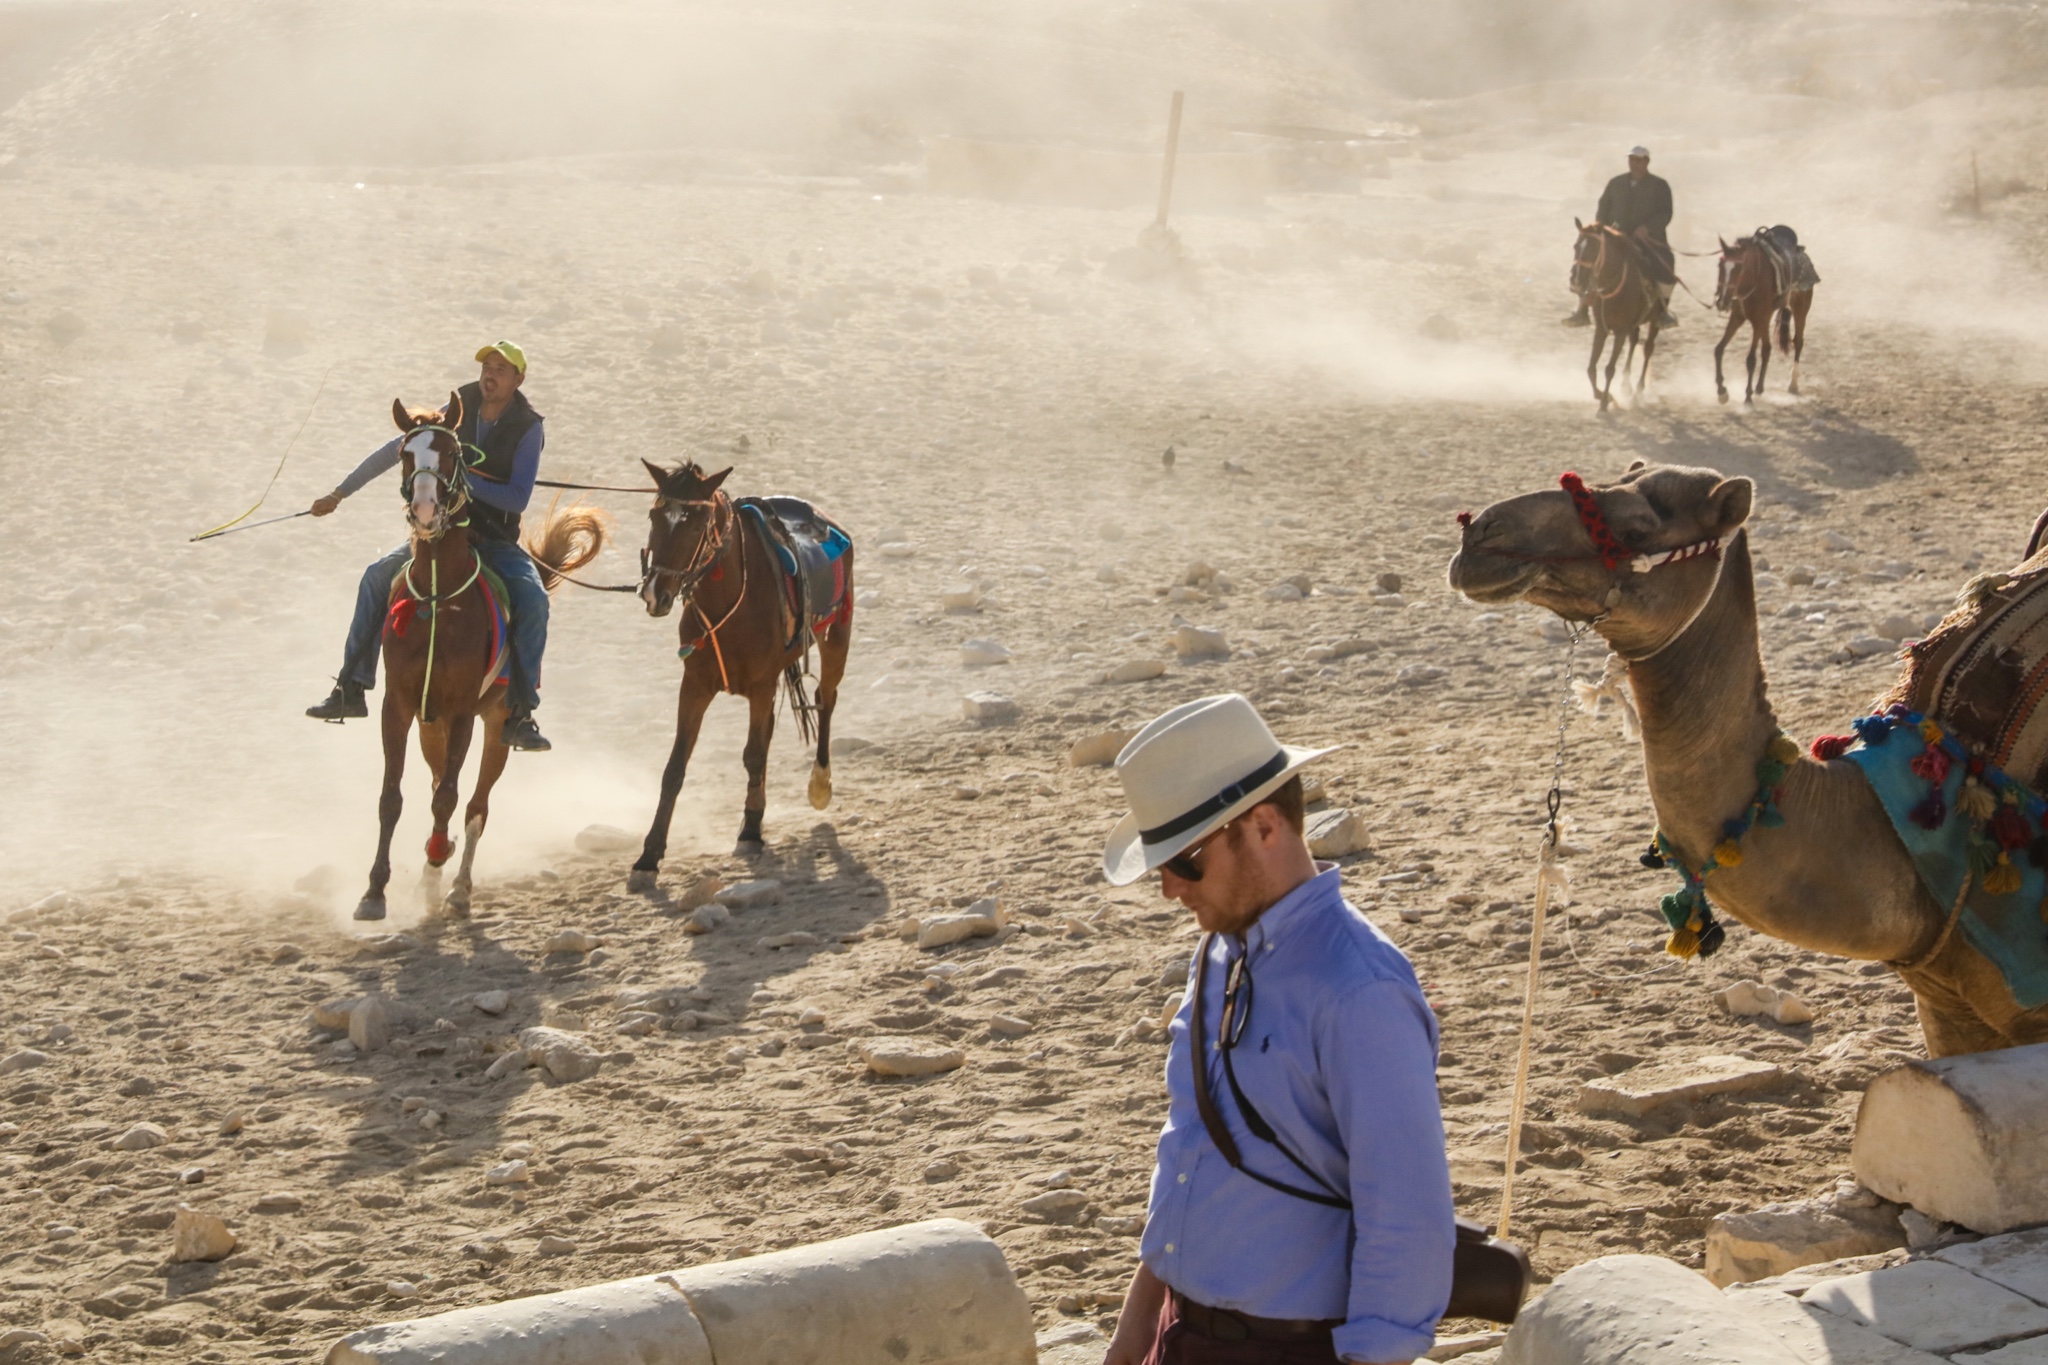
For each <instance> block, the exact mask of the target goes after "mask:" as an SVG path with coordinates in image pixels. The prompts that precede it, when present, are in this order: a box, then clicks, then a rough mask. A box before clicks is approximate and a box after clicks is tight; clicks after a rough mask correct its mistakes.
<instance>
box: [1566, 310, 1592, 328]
mask: <svg viewBox="0 0 2048 1365" xmlns="http://www.w3.org/2000/svg"><path fill="white" fill-rule="evenodd" d="M1564 325H1565V326H1567V327H1591V326H1592V325H1593V315H1592V314H1591V313H1588V312H1587V311H1586V310H1585V309H1583V308H1581V309H1580V310H1579V311H1578V312H1576V313H1573V314H1572V315H1571V316H1570V317H1567V318H1566V319H1565V320H1564Z"/></svg>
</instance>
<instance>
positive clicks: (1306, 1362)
mask: <svg viewBox="0 0 2048 1365" xmlns="http://www.w3.org/2000/svg"><path fill="white" fill-rule="evenodd" d="M1145 1365H1340V1362H1339V1361H1338V1359H1337V1352H1336V1350H1335V1348H1333V1347H1332V1346H1331V1345H1330V1339H1329V1338H1328V1337H1327V1336H1321V1337H1312V1338H1308V1339H1305V1340H1302V1341H1217V1340H1215V1339H1214V1338H1211V1337H1205V1336H1203V1335H1201V1334H1200V1333H1199V1332H1196V1331H1195V1330H1194V1329H1193V1328H1191V1327H1189V1326H1188V1325H1187V1324H1186V1323H1184V1322H1182V1321H1180V1319H1179V1316H1178V1315H1177V1314H1176V1313H1175V1312H1174V1307H1173V1295H1172V1294H1170V1293H1169V1294H1168V1295H1167V1296H1166V1305H1165V1306H1164V1307H1163V1308H1161V1309H1160V1310H1159V1335H1158V1336H1157V1337H1155V1338H1153V1341H1152V1354H1150V1355H1148V1356H1146V1357H1145Z"/></svg>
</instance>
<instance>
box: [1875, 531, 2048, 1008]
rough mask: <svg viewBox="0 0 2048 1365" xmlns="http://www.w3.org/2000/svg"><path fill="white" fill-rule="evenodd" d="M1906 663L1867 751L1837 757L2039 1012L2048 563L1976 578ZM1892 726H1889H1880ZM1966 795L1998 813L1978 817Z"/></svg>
mask: <svg viewBox="0 0 2048 1365" xmlns="http://www.w3.org/2000/svg"><path fill="white" fill-rule="evenodd" d="M1905 660H1906V667H1905V670H1904V672H1903V674H1902V675H1901V677H1900V679H1899V682H1898V684H1897V686H1895V687H1894V688H1893V689H1892V691H1891V692H1890V693H1889V694H1888V695H1886V696H1885V697H1884V698H1883V699H1881V700H1880V701H1879V703H1878V705H1877V710H1876V714H1875V715H1874V716H1873V717H1872V719H1871V721H1859V722H1858V724H1857V730H1858V733H1859V735H1861V736H1862V742H1861V743H1859V744H1858V745H1857V746H1856V747H1855V748H1853V749H1851V750H1850V751H1849V752H1847V753H1845V754H1844V755H1842V756H1843V758H1845V759H1846V760H1848V761H1849V762H1851V763H1854V764H1856V765H1857V766H1858V767H1859V768H1861V769H1862V770H1863V775H1864V777H1865V779H1866V780H1867V781H1869V783H1870V786H1871V790H1872V791H1873V792H1874V793H1875V794H1876V796H1877V798H1878V800H1879V802H1880V803H1881V804H1882V805H1883V806H1884V808H1885V814H1886V815H1887V816H1888V817H1889V818H1890V820H1891V824H1892V829H1893V830H1894V832H1896V833H1897V835H1898V836H1899V840H1900V842H1901V843H1902V844H1904V845H1905V848H1906V852H1907V854H1908V855H1909V856H1910V857H1911V858H1912V859H1913V865H1914V868H1915V870H1916V871H1917V872H1918V873H1919V875H1920V881H1921V885H1923V886H1924V887H1926V889H1927V893H1928V895H1929V896H1931V897H1932V898H1933V899H1934V901H1935V902H1936V903H1937V904H1938V905H1940V906H1941V907H1942V908H1943V909H1944V910H1945V911H1946V910H1951V909H1958V907H1959V910H1958V919H1957V927H1958V929H1959V930H1960V932H1961V934H1962V936H1963V937H1964V938H1965V939H1967V940H1968V941H1969V943H1970V944H1971V946H1972V947H1974V948H1976V949H1977V951H1978V952H1980V953H1982V954H1983V955H1984V956H1985V957H1986V958H1988V959H1989V960H1990V961H1991V962H1992V963H1994V964H1995V965H1996V966H1997V967H1998V969H1999V973H2000V975H2002V976H2003V977H2004V978H2005V983H2006V985H2007V987H2008V988H2010V989H2011V991H2012V993H2013V998H2014V999H2015V1000H2016V1001H2017V1002H2018V1003H2019V1005H2020V1007H2021V1008H2022V1009H2036V1008H2039V1007H2040V1006H2042V1005H2044V1004H2048V801H2044V800H2043V799H2042V796H2041V794H2042V793H2043V792H2044V791H2048V707H2044V706H2043V705H2042V704H2041V703H2042V698H2043V697H2044V696H2048V554H2039V555H2036V556H2034V557H2033V558H2031V559H2029V560H2028V561H2027V562H2026V563H2024V564H2022V565H2020V566H2019V568H2017V569H2015V570H2013V571H2012V572H2011V573H2000V574H1987V575H1983V576H1980V577H1979V578H1977V579H1974V580H1972V581H1971V583H1970V585H1969V587H1967V588H1965V589H1964V594H1963V598H1962V603H1961V605H1959V606H1958V607H1957V608H1956V610H1955V611H1953V612H1951V613H1950V614H1949V616H1948V618H1947V619H1946V620H1944V621H1943V622H1942V623H1941V624H1940V626H1938V627H1936V629H1935V630H1934V632H1933V633H1932V634H1930V635H1929V636H1928V637H1927V638H1926V639H1924V640H1920V641H1918V642H1916V643H1914V644H1912V645H1910V646H1908V647H1907V649H1906V651H1905ZM1886 717H1889V718H1890V721H1889V728H1887V725H1886V724H1884V723H1877V724H1873V723H1872V721H1878V722H1882V720H1883V718H1886ZM1923 721H1931V722H1933V728H1923V727H1922V724H1921V722H1923ZM1930 735H1937V736H1938V738H1937V739H1934V740H1930V739H1929V736H1930ZM1938 744H1952V745H1953V746H1954V748H1953V749H1951V750H1950V752H1951V755H1952V756H1954V757H1956V758H1957V761H1953V762H1946V763H1936V764H1933V765H1930V764H1929V762H1928V754H1929V750H1930V749H1931V748H1933V747H1935V746H1936V745H1938ZM2011 784H2017V786H2014V785H2011ZM1971 785H1978V786H1980V787H1983V788H1987V789H1989V791H1991V792H1992V793H1994V794H1996V795H1997V796H1998V797H1999V806H1998V807H1995V808H1987V809H1985V810H1980V811H1979V812H1978V814H1977V815H1976V816H1974V817H1973V816H1972V815H1971V814H1970V811H1969V805H1968V802H1969V796H1968V794H1967V792H1966V789H1967V788H1968V787H1970V786H1971ZM1994 817H1995V818H1994ZM1994 836H2001V837H1994Z"/></svg>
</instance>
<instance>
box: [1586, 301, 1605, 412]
mask: <svg viewBox="0 0 2048 1365" xmlns="http://www.w3.org/2000/svg"><path fill="white" fill-rule="evenodd" d="M1606 348H1607V313H1606V310H1605V309H1601V308H1595V309H1594V310H1593V354H1592V355H1591V356H1589V357H1587V359H1586V382H1587V383H1588V384H1591V385H1592V386H1593V397H1594V399H1595V400H1596V401H1598V402H1599V404H1600V411H1602V412H1605V411H1607V396H1606V395H1605V394H1603V393H1601V392H1600V352H1601V351H1603V350H1605V349H1606Z"/></svg>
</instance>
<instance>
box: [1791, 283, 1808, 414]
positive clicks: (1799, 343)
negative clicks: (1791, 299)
mask: <svg viewBox="0 0 2048 1365" xmlns="http://www.w3.org/2000/svg"><path fill="white" fill-rule="evenodd" d="M1798 298H1799V302H1798V304H1797V305H1795V306H1794V307H1793V309H1792V386H1791V388H1790V389H1788V390H1787V392H1788V393H1791V394H1793V395H1794V396H1795V397H1796V396H1797V395H1798V393H1799V358H1800V357H1801V356H1803V355H1805V354H1806V310H1807V309H1809V308H1811V307H1812V306H1813V292H1812V291H1811V290H1808V291H1807V292H1806V293H1803V294H1801V295H1799V296H1798Z"/></svg>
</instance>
